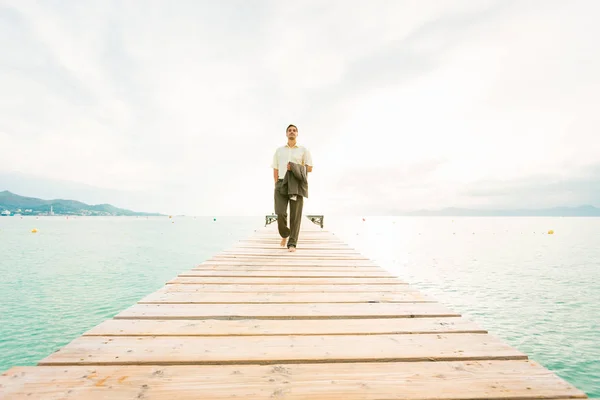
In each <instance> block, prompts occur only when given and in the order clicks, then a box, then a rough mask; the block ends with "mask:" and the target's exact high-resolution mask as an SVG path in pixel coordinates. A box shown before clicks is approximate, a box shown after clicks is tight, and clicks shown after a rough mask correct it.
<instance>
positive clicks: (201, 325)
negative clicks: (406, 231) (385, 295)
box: [84, 317, 487, 336]
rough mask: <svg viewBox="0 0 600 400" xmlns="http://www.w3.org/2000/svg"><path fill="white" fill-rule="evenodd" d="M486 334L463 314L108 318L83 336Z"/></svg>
mask: <svg viewBox="0 0 600 400" xmlns="http://www.w3.org/2000/svg"><path fill="white" fill-rule="evenodd" d="M419 333H420V334H435V333H487V331H486V330H484V329H481V328H480V327H479V326H478V325H476V324H475V323H474V322H472V321H470V320H468V319H466V318H463V317H440V318H381V319H374V318H373V319H332V320H255V319H245V320H231V321H229V320H215V319H204V320H197V321H190V320H165V319H159V320H156V319H154V320H143V319H109V320H106V321H104V322H103V323H101V324H100V325H98V326H96V327H94V328H92V329H91V330H89V331H88V332H86V333H84V335H86V336H261V335H262V336H273V335H297V336H303V335H380V334H419Z"/></svg>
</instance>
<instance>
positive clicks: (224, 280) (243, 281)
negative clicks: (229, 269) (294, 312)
mask: <svg viewBox="0 0 600 400" xmlns="http://www.w3.org/2000/svg"><path fill="white" fill-rule="evenodd" d="M171 283H196V284H197V283H202V284H211V283H212V284H214V283H217V284H231V285H256V284H259V285H260V284H266V285H364V284H373V285H405V283H404V282H402V281H401V280H400V279H397V278H279V277H263V278H240V277H236V278H232V277H210V276H206V277H189V276H187V277H186V276H184V277H177V278H174V279H172V280H170V281H169V282H167V284H171Z"/></svg>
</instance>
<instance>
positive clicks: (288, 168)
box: [287, 163, 292, 171]
mask: <svg viewBox="0 0 600 400" xmlns="http://www.w3.org/2000/svg"><path fill="white" fill-rule="evenodd" d="M287 170H288V171H291V170H292V165H291V164H290V163H288V165H287Z"/></svg>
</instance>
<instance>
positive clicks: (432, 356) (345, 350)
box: [38, 333, 527, 365]
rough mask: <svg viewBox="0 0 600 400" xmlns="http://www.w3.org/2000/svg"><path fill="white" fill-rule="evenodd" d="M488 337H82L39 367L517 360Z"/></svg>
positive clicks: (514, 353)
mask: <svg viewBox="0 0 600 400" xmlns="http://www.w3.org/2000/svg"><path fill="white" fill-rule="evenodd" d="M526 358H527V356H526V355H525V354H523V353H521V352H520V351H518V350H516V349H514V348H512V347H510V346H509V345H507V344H505V343H504V342H502V341H500V340H498V339H496V338H494V337H493V336H490V335H487V334H471V333H456V334H437V335H420V334H415V335H340V336H293V335H285V336H268V337H265V336H177V337H175V336H170V337H165V336H156V337H154V336H152V337H150V336H139V337H136V336H112V337H104V336H81V337H79V338H77V339H75V340H73V341H72V342H71V343H69V344H68V345H66V346H65V347H63V348H61V349H60V350H58V351H56V352H54V353H52V354H51V355H49V356H48V357H46V358H44V359H43V360H41V361H40V362H39V364H38V365H149V364H153V365H186V364H194V365H207V364H257V363H260V364H280V363H291V364H295V363H314V362H321V363H323V362H361V361H387V362H393V361H403V362H414V361H466V360H520V359H526Z"/></svg>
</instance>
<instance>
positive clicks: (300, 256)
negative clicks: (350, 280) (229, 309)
mask: <svg viewBox="0 0 600 400" xmlns="http://www.w3.org/2000/svg"><path fill="white" fill-rule="evenodd" d="M212 258H213V259H218V260H228V259H233V260H235V259H238V260H263V259H271V260H274V259H280V260H345V261H351V260H364V261H368V260H369V259H368V258H366V257H363V256H360V255H356V256H344V255H312V254H304V253H302V252H301V251H296V252H295V253H289V252H288V251H287V250H286V249H282V250H281V253H280V254H279V253H277V254H272V255H268V256H267V255H264V254H242V253H236V254H233V253H232V254H224V253H220V254H216V255H214V256H213V257H212Z"/></svg>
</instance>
